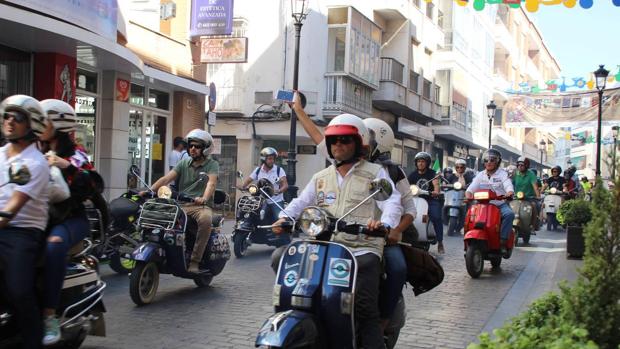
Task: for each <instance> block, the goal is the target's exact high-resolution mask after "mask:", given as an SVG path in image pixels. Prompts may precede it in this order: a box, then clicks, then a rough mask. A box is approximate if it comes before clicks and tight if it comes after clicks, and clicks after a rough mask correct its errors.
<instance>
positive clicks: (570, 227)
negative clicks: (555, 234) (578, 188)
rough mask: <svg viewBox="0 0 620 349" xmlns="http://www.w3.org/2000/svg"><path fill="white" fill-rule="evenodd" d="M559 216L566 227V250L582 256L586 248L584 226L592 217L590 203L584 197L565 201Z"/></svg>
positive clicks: (570, 254) (571, 253)
mask: <svg viewBox="0 0 620 349" xmlns="http://www.w3.org/2000/svg"><path fill="white" fill-rule="evenodd" d="M557 217H558V222H560V224H562V226H564V227H566V252H567V253H568V255H569V256H571V257H578V258H581V257H582V256H583V252H584V250H585V244H584V239H583V228H584V226H585V225H586V224H587V223H588V222H589V221H590V220H591V219H592V211H591V209H590V203H589V202H588V201H585V200H583V199H574V200H567V201H564V202H563V203H562V205H560V208H559V210H558V215H557Z"/></svg>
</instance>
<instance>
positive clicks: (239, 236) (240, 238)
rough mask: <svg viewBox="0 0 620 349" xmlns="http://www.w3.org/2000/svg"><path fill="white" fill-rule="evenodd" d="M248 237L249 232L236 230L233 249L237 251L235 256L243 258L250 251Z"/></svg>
mask: <svg viewBox="0 0 620 349" xmlns="http://www.w3.org/2000/svg"><path fill="white" fill-rule="evenodd" d="M247 237H248V235H247V233H239V232H235V235H233V250H234V252H235V257H237V258H243V256H245V253H246V252H247V251H248V241H247Z"/></svg>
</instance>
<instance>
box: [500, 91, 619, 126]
mask: <svg viewBox="0 0 620 349" xmlns="http://www.w3.org/2000/svg"><path fill="white" fill-rule="evenodd" d="M598 103H599V100H598V92H577V93H564V94H547V95H545V94H536V95H531V94H530V95H517V96H512V97H510V99H509V100H508V102H506V104H505V105H504V108H503V109H504V111H505V113H506V126H507V127H540V126H554V127H577V126H590V125H593V124H594V123H596V121H597V119H598ZM612 120H613V121H618V120H620V88H616V89H609V90H605V91H604V93H603V122H604V123H609V122H610V121H612Z"/></svg>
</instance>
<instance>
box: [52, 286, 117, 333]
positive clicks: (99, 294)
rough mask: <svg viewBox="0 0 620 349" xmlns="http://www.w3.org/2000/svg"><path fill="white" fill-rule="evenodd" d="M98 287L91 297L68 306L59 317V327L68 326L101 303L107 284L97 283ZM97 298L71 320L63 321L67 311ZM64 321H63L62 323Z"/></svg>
mask: <svg viewBox="0 0 620 349" xmlns="http://www.w3.org/2000/svg"><path fill="white" fill-rule="evenodd" d="M99 283H100V286H99V288H98V289H97V290H95V291H94V292H93V293H92V294H91V295H89V296H88V297H86V298H84V299H82V300H81V301H79V302H77V303H74V304H72V305H70V306H68V307H67V308H66V309H65V311H63V312H62V316H61V317H60V320H61V321H60V327H65V326H67V325H68V324H70V323H71V322H72V321H73V320H75V319H77V318H78V317H80V316H82V315H84V314H85V313H86V312H87V311H89V310H90V309H92V307H94V306H95V304H97V303H99V301H101V299H103V290H104V289H105V288H106V286H107V284H106V283H105V282H103V281H99ZM95 297H97V299H95V300H94V301H93V302H92V303H91V305H89V306H88V307H86V309H84V310H82V311H81V312H79V313H78V314H77V315H75V316H73V317H72V318H70V319H69V320H64V319H65V318H66V316H67V313H68V312H69V310H71V309H73V308H75V307H77V306H78V305H80V304H82V303H85V302H86V301H88V300H90V299H91V298H95ZM63 320H64V321H63Z"/></svg>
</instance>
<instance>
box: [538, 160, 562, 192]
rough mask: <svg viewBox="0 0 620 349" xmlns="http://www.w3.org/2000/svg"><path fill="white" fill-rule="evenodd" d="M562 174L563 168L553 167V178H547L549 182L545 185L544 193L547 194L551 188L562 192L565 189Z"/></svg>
mask: <svg viewBox="0 0 620 349" xmlns="http://www.w3.org/2000/svg"><path fill="white" fill-rule="evenodd" d="M561 174H562V168H561V167H560V166H553V167H552V168H551V176H550V177H549V178H547V182H546V183H544V184H543V187H542V191H543V192H545V191H546V190H547V189H551V188H555V189H557V190H562V189H563V188H564V183H565V180H564V177H562V176H561Z"/></svg>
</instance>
